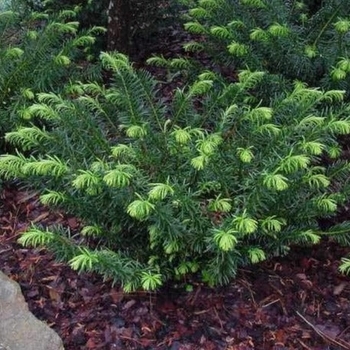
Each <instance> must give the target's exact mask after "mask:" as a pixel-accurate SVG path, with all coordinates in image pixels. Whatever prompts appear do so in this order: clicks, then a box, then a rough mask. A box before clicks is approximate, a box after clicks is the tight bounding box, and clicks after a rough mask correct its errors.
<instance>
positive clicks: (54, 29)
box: [0, 10, 104, 149]
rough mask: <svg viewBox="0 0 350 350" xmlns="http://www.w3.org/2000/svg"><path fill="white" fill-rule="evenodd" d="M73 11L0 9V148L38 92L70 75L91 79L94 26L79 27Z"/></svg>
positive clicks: (96, 72)
mask: <svg viewBox="0 0 350 350" xmlns="http://www.w3.org/2000/svg"><path fill="white" fill-rule="evenodd" d="M76 15H77V12H76V11H73V10H69V11H68V10H63V11H61V12H59V13H58V14H55V15H49V14H47V13H44V12H32V13H30V14H28V15H24V14H23V13H16V12H13V11H3V12H0V33H1V34H0V106H1V108H0V136H1V139H0V149H1V148H3V146H4V143H3V141H4V140H3V135H4V133H5V132H6V131H9V130H11V129H12V128H14V127H15V126H16V125H17V124H18V123H21V124H25V123H26V122H25V119H26V117H25V115H24V114H23V111H24V110H25V108H26V107H27V106H28V105H29V104H32V103H33V99H34V96H35V94H36V93H38V92H49V91H51V92H56V93H58V92H60V91H62V89H63V88H64V86H65V85H66V84H67V83H68V82H69V81H70V80H71V79H73V80H74V79H79V80H84V79H97V78H98V77H99V76H100V74H99V73H100V68H98V67H97V66H96V65H95V64H92V63H90V62H89V60H88V56H89V49H90V47H91V45H92V44H93V42H94V41H95V36H96V35H97V34H100V33H101V32H102V31H104V29H103V28H100V27H94V28H92V29H90V30H86V31H79V28H78V27H79V23H78V22H77V21H75V20H74V18H75V17H76Z"/></svg>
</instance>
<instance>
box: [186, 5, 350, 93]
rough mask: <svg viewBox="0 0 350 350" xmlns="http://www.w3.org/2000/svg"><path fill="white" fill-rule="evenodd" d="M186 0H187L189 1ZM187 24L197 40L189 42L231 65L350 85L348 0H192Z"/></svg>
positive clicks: (323, 83) (312, 82)
mask: <svg viewBox="0 0 350 350" xmlns="http://www.w3.org/2000/svg"><path fill="white" fill-rule="evenodd" d="M185 1H186V0H185ZM187 2H188V3H189V6H190V7H191V9H190V10H189V12H188V16H187V23H186V24H185V28H186V29H187V30H188V31H189V32H191V33H194V34H198V35H199V36H198V37H199V39H198V40H196V41H192V42H189V43H186V44H185V49H186V50H188V51H202V50H204V51H205V52H206V53H208V54H209V55H210V57H211V58H212V60H216V61H217V62H219V63H220V64H221V65H224V66H226V67H231V68H233V70H235V69H242V68H245V67H246V66H248V67H249V68H250V69H252V70H264V71H268V72H270V73H275V74H282V75H284V76H285V77H288V78H291V79H299V80H302V81H306V82H307V83H309V84H310V85H312V86H323V87H324V88H325V87H327V88H329V87H331V88H335V87H336V88H338V89H339V88H341V89H344V90H348V88H349V82H350V77H349V73H350V57H349V53H350V12H349V8H350V2H349V1H343V0H330V1H322V2H321V5H320V6H315V2H312V3H313V6H310V4H309V3H310V2H308V1H301V0H300V1H285V0H195V1H192V0H188V1H187Z"/></svg>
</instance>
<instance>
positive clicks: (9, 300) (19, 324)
mask: <svg viewBox="0 0 350 350" xmlns="http://www.w3.org/2000/svg"><path fill="white" fill-rule="evenodd" d="M0 350H64V348H63V343H62V340H61V339H60V337H59V336H58V335H57V333H56V332H55V331H54V330H53V329H51V328H50V327H49V326H48V325H46V324H45V323H44V322H41V321H39V320H38V319H37V318H35V316H34V315H33V314H32V313H30V312H29V310H28V305H27V303H26V302H25V300H24V297H23V295H22V293H21V288H20V287H19V285H18V283H16V282H14V281H12V280H11V279H9V278H8V277H7V276H6V275H5V274H3V273H2V272H1V271H0Z"/></svg>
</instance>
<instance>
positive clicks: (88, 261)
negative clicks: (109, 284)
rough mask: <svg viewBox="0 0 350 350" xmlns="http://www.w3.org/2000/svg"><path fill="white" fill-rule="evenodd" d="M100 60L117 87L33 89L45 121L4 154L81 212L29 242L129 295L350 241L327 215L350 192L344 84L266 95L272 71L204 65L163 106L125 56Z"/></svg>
mask: <svg viewBox="0 0 350 350" xmlns="http://www.w3.org/2000/svg"><path fill="white" fill-rule="evenodd" d="M101 61H102V65H103V67H104V69H106V70H109V71H111V72H112V74H113V78H112V81H111V83H110V84H109V85H108V86H105V85H101V84H99V83H96V82H90V83H81V82H71V83H70V84H68V85H66V88H65V89H64V90H63V91H62V92H61V93H55V92H50V93H47V92H46V93H39V94H36V97H35V98H36V100H35V103H33V104H31V105H29V106H27V107H26V108H25V109H24V110H23V111H22V113H21V115H22V116H23V115H24V116H25V117H26V119H27V120H29V121H42V122H43V124H45V125H46V127H45V128H44V127H40V125H39V124H38V123H35V125H32V126H26V127H19V128H18V129H17V130H13V131H11V132H8V133H6V136H5V138H6V141H7V142H9V143H10V144H11V145H13V146H14V147H16V148H17V149H18V152H17V154H4V155H2V156H1V158H0V175H1V177H2V178H4V179H13V178H16V179H20V180H21V181H22V182H23V183H24V184H28V185H30V187H31V188H33V187H35V188H37V189H38V190H39V192H40V193H41V195H40V200H41V202H42V203H43V204H46V205H49V206H52V207H60V208H63V209H65V210H66V211H67V212H68V213H71V214H73V215H75V216H77V217H80V218H81V220H82V222H83V227H82V229H81V230H80V232H70V231H69V230H67V229H64V228H62V227H37V226H33V227H32V228H30V229H29V230H28V231H27V232H25V233H24V234H23V235H22V236H21V238H20V240H19V241H20V242H21V243H23V244H24V245H33V246H44V247H47V248H49V249H50V250H52V251H53V252H54V253H55V255H56V257H57V259H58V260H63V261H67V262H68V263H69V264H70V266H71V267H72V268H74V269H76V270H78V271H94V272H97V273H100V274H102V275H103V276H104V277H105V278H111V279H113V280H114V282H116V283H120V284H121V285H122V286H123V288H124V290H126V291H132V290H135V289H139V288H142V289H145V290H153V289H156V288H158V287H160V286H161V285H162V284H164V283H165V282H166V281H167V280H171V279H174V278H175V279H176V278H181V277H183V276H186V275H189V274H196V275H197V276H200V278H201V279H202V280H203V281H205V282H207V283H209V284H210V285H217V284H224V283H227V282H228V281H229V280H230V279H231V278H233V277H234V276H235V274H236V271H237V268H238V267H239V266H244V265H246V264H252V263H257V262H259V261H262V260H265V259H267V258H269V257H271V256H275V255H283V254H286V253H288V250H289V248H290V246H291V245H295V244H299V245H309V244H315V243H318V242H319V241H320V239H322V237H324V236H330V237H332V239H334V240H336V241H339V242H341V243H344V244H349V243H350V233H349V232H350V231H349V228H350V227H349V226H350V225H349V224H348V223H342V224H338V225H334V226H332V227H330V228H328V229H327V230H322V229H320V227H319V225H318V219H319V218H323V217H331V216H332V215H334V214H335V213H336V211H337V207H338V205H339V204H341V203H343V202H344V201H345V200H346V198H347V196H348V195H349V191H350V188H349V184H348V181H346V179H347V178H348V176H349V170H350V164H349V163H348V162H347V161H345V160H340V159H338V157H339V155H340V153H341V147H340V145H339V143H338V141H337V136H338V135H346V134H349V133H350V120H349V117H348V115H349V109H350V107H349V106H348V105H346V104H344V103H343V98H344V91H339V90H330V91H323V90H320V89H315V88H310V87H308V86H307V85H306V84H303V83H301V82H299V81H296V82H295V83H294V86H293V88H292V89H290V90H287V89H286V90H284V91H282V90H281V91H280V93H279V95H276V96H275V97H274V98H273V99H271V101H270V103H269V104H263V103H261V101H260V100H259V99H256V97H255V96H254V87H255V86H256V85H257V84H258V83H259V82H261V81H262V79H263V78H264V76H265V75H266V74H267V73H264V72H261V71H250V70H242V71H240V72H239V74H238V80H237V82H234V83H227V82H225V81H224V80H223V79H222V78H221V77H220V76H218V75H216V74H214V73H213V72H210V71H206V72H203V73H202V74H200V75H199V76H198V78H197V80H196V81H195V82H194V83H193V84H190V85H189V86H188V87H186V88H184V89H176V90H175V91H174V92H173V100H172V102H171V103H168V102H166V103H165V102H163V101H162V99H161V98H160V97H159V95H158V91H157V86H158V84H157V81H156V80H155V79H153V78H152V77H151V76H150V74H149V73H147V72H145V71H136V70H135V69H134V68H133V67H132V65H131V64H130V62H129V61H128V59H127V57H125V56H123V55H121V54H108V53H102V54H101ZM28 154H29V155H28ZM322 157H327V158H328V163H329V165H328V166H325V165H324V163H323V162H321V161H320V160H321V158H322Z"/></svg>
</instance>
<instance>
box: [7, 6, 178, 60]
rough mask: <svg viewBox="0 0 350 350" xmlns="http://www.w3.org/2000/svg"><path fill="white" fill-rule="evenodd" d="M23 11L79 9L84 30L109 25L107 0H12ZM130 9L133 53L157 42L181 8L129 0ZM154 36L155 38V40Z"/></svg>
mask: <svg viewBox="0 0 350 350" xmlns="http://www.w3.org/2000/svg"><path fill="white" fill-rule="evenodd" d="M12 2H13V3H15V4H16V5H17V6H18V7H20V8H22V9H23V11H27V12H28V11H32V10H35V11H42V10H45V11H48V12H50V13H56V14H57V13H59V12H60V11H61V10H62V8H65V9H75V8H77V7H78V6H79V8H80V11H79V13H78V16H77V20H78V21H79V23H80V24H81V26H82V27H83V28H85V29H87V28H91V27H92V26H103V27H105V28H107V27H108V15H107V13H108V8H109V5H110V0H45V1H44V0H12ZM128 2H129V7H130V12H129V18H128V22H129V26H130V28H129V29H128V32H129V39H130V47H131V48H132V50H131V51H132V52H131V53H132V54H135V55H138V54H139V51H140V50H142V51H144V50H147V49H148V48H147V45H148V44H150V43H151V44H152V45H155V44H156V40H158V38H159V33H160V32H161V31H164V30H166V29H167V28H168V26H171V25H173V24H174V22H175V20H176V19H179V12H180V9H181V8H182V7H181V6H180V4H179V2H178V1H177V0H168V1H164V0H147V1H143V0H128ZM154 39H155V40H154ZM95 49H96V50H95V52H96V53H97V55H98V52H99V51H101V50H106V38H105V37H104V38H99V40H98V42H97V44H96V45H95Z"/></svg>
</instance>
